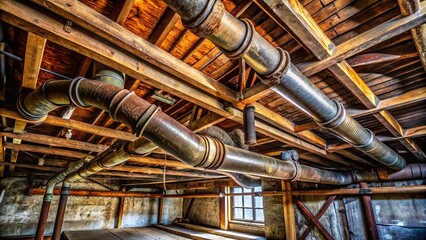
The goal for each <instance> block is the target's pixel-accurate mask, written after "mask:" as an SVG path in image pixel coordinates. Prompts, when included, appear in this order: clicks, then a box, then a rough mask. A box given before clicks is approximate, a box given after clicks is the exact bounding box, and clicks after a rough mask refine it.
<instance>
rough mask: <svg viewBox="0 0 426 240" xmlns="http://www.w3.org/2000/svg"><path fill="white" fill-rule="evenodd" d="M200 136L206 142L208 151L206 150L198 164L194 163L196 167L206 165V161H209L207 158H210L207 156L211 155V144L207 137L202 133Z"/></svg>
mask: <svg viewBox="0 0 426 240" xmlns="http://www.w3.org/2000/svg"><path fill="white" fill-rule="evenodd" d="M198 136H199V137H200V140H201V141H202V142H203V143H204V146H206V151H204V156H203V158H202V159H201V161H200V162H199V163H198V164H196V165H194V167H201V166H203V165H204V163H205V162H206V161H207V158H208V157H207V156H208V155H209V148H210V146H209V145H208V144H207V142H208V141H207V138H206V137H204V136H201V135H198Z"/></svg>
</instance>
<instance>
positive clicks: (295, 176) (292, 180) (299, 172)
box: [290, 161, 302, 182]
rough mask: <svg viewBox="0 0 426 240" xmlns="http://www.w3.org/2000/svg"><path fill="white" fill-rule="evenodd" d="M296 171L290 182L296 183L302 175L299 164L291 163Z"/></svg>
mask: <svg viewBox="0 0 426 240" xmlns="http://www.w3.org/2000/svg"><path fill="white" fill-rule="evenodd" d="M292 162H293V164H294V167H295V170H296V174H295V175H294V177H293V178H291V179H290V181H291V182H295V181H298V180H299V179H300V176H301V175H302V167H301V166H300V163H299V162H296V161H292Z"/></svg>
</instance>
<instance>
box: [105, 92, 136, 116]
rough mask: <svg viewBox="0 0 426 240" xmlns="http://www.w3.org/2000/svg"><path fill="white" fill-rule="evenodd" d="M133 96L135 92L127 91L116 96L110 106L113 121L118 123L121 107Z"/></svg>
mask: <svg viewBox="0 0 426 240" xmlns="http://www.w3.org/2000/svg"><path fill="white" fill-rule="evenodd" d="M132 95H134V92H129V91H128V90H126V89H123V90H121V91H120V92H118V93H117V94H115V96H114V97H113V98H112V100H111V103H110V105H109V116H110V117H111V118H112V119H114V120H115V121H117V113H118V110H119V109H120V108H121V105H122V104H123V103H124V102H125V101H126V99H127V98H128V97H130V96H132Z"/></svg>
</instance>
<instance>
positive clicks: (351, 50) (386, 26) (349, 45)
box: [301, 3, 426, 76]
mask: <svg viewBox="0 0 426 240" xmlns="http://www.w3.org/2000/svg"><path fill="white" fill-rule="evenodd" d="M425 22H426V3H422V4H421V6H420V8H419V9H418V10H417V11H416V12H415V13H413V14H410V15H407V16H405V17H399V18H396V19H392V20H389V21H387V22H385V23H382V24H380V25H378V26H376V27H374V28H372V29H370V30H368V31H366V32H363V33H361V34H359V35H358V36H356V37H354V38H352V39H350V40H348V41H346V42H344V43H342V44H340V45H338V46H336V47H335V49H334V51H333V53H332V54H330V56H327V57H326V58H325V59H321V60H320V61H318V62H314V63H310V64H307V65H305V66H303V67H302V68H301V71H302V72H304V74H305V75H306V76H312V75H314V74H316V73H318V72H320V71H322V70H324V69H327V68H329V67H331V66H333V65H334V64H337V63H338V62H340V61H343V60H345V59H346V58H349V57H352V56H354V55H355V54H357V53H360V52H362V51H364V50H367V49H368V48H370V47H372V46H375V45H377V44H379V43H382V42H384V41H386V40H388V39H391V38H393V37H395V36H398V35H399V34H401V33H403V32H406V31H409V30H410V29H412V28H415V27H418V26H420V25H422V24H423V23H425Z"/></svg>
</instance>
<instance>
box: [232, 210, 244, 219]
mask: <svg viewBox="0 0 426 240" xmlns="http://www.w3.org/2000/svg"><path fill="white" fill-rule="evenodd" d="M233 210H234V213H233V217H234V219H243V209H242V208H233Z"/></svg>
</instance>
